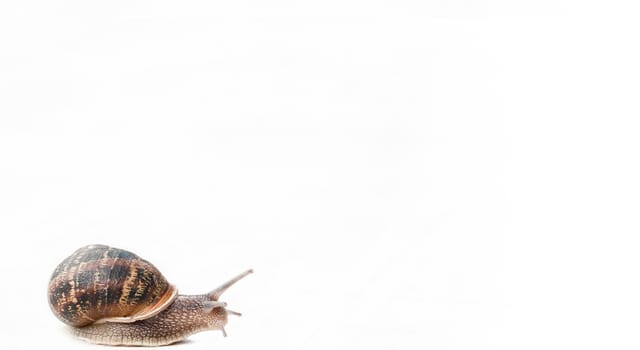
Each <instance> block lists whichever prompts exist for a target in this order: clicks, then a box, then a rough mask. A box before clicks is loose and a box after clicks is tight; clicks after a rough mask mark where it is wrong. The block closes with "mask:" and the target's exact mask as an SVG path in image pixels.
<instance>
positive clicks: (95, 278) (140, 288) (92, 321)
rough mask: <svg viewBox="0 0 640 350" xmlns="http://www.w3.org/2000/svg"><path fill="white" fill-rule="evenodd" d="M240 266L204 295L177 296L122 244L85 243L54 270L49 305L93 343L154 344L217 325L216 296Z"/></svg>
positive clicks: (223, 317) (220, 325) (221, 311)
mask: <svg viewBox="0 0 640 350" xmlns="http://www.w3.org/2000/svg"><path fill="white" fill-rule="evenodd" d="M251 272H252V270H248V271H245V272H244V273H242V274H240V275H238V276H237V277H235V278H233V279H231V280H230V281H228V282H226V283H224V284H223V285H221V286H220V287H218V288H216V289H214V290H212V291H211V292H209V293H206V294H200V295H179V294H178V290H177V288H176V287H175V286H173V285H171V284H170V283H169V282H168V281H167V280H166V279H165V277H164V276H163V275H162V274H161V273H160V271H159V270H158V269H157V268H156V267H155V266H153V264H151V263H149V262H148V261H146V260H144V259H142V258H140V257H139V256H137V255H135V254H133V253H131V252H128V251H126V250H123V249H118V248H113V247H109V246H105V245H89V246H85V247H82V248H80V249H78V250H76V251H75V252H74V253H73V254H71V255H70V256H69V257H67V258H66V259H64V260H63V261H62V262H61V263H60V264H59V265H58V266H57V267H56V269H55V270H54V272H53V274H52V276H51V279H50V281H49V289H48V297H49V306H50V308H51V310H52V311H53V313H54V315H55V316H56V317H57V318H58V319H60V320H61V321H62V322H64V323H65V324H67V325H69V326H71V332H72V333H73V334H74V335H76V336H77V337H79V338H81V339H83V340H87V341H89V342H92V343H96V344H105V345H137V346H160V345H167V344H171V343H174V342H178V341H181V340H183V339H186V338H187V337H188V336H190V335H191V334H194V333H197V332H201V331H205V330H221V331H222V332H223V334H224V335H225V336H226V333H225V331H224V326H225V325H226V323H227V315H228V314H232V315H240V314H239V313H237V312H234V311H231V310H227V309H226V305H227V304H226V303H224V302H220V301H218V299H219V297H220V296H221V294H222V293H223V292H224V291H225V290H227V289H228V288H229V287H230V286H231V285H233V284H234V283H235V282H237V281H238V280H240V279H241V278H243V277H245V276H246V275H248V274H249V273H251Z"/></svg>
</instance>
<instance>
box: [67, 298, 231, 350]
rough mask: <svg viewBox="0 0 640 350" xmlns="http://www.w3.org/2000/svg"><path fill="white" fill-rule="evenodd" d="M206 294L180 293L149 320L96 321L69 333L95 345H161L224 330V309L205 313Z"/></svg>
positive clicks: (215, 309)
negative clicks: (126, 321) (203, 333)
mask: <svg viewBox="0 0 640 350" xmlns="http://www.w3.org/2000/svg"><path fill="white" fill-rule="evenodd" d="M206 300H207V298H206V296H205V295H196V296H193V295H192V296H187V295H180V296H178V298H177V299H176V301H175V302H174V303H173V304H172V305H171V306H169V307H168V308H167V309H166V310H164V311H162V312H161V313H159V314H158V315H157V316H155V317H152V318H150V319H146V320H142V321H136V322H133V323H111V322H106V323H98V324H92V325H89V326H85V327H80V328H71V332H72V333H73V334H74V335H75V336H77V337H78V338H80V339H83V340H86V341H89V342H91V343H95V344H103V345H125V346H162V345H168V344H171V343H175V342H178V341H181V340H184V339H186V338H187V337H189V336H190V335H192V334H194V333H198V332H202V331H206V330H218V329H220V330H221V329H223V327H224V325H225V324H226V323H227V311H226V310H225V308H224V307H216V308H214V309H213V310H210V311H209V312H207V307H206V305H205V302H206Z"/></svg>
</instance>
